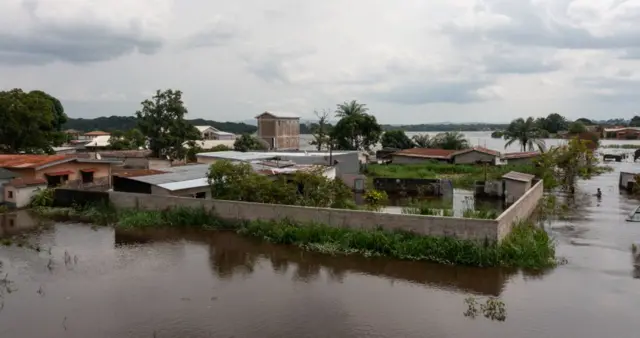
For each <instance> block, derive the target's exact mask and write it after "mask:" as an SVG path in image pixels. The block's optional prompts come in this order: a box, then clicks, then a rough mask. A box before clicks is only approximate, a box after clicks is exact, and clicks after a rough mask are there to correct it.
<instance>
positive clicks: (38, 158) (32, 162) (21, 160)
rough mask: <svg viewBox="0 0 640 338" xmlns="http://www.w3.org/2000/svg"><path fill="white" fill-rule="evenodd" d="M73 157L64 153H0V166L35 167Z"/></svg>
mask: <svg viewBox="0 0 640 338" xmlns="http://www.w3.org/2000/svg"><path fill="white" fill-rule="evenodd" d="M72 159H74V157H70V156H65V155H7V154H1V155H0V168H7V169H26V168H32V169H36V168H39V167H41V166H44V165H48V164H52V163H55V162H59V161H64V160H72Z"/></svg>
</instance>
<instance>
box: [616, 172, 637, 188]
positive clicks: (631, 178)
mask: <svg viewBox="0 0 640 338" xmlns="http://www.w3.org/2000/svg"><path fill="white" fill-rule="evenodd" d="M636 175H638V174H636V173H629V172H624V171H622V172H620V181H619V183H618V185H619V186H620V188H623V189H627V184H628V183H629V182H635V180H636Z"/></svg>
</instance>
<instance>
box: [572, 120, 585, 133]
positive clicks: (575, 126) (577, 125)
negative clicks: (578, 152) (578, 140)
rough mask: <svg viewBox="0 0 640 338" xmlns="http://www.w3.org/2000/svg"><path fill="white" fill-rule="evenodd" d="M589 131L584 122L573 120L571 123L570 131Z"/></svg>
mask: <svg viewBox="0 0 640 338" xmlns="http://www.w3.org/2000/svg"><path fill="white" fill-rule="evenodd" d="M586 131H587V127H586V126H585V125H584V124H583V123H582V122H578V121H575V122H571V124H569V133H571V134H581V133H584V132H586Z"/></svg>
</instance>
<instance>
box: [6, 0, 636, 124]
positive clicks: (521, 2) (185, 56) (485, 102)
mask: <svg viewBox="0 0 640 338" xmlns="http://www.w3.org/2000/svg"><path fill="white" fill-rule="evenodd" d="M15 87H19V88H23V89H27V90H31V89H41V90H44V91H46V92H49V93H50V94H52V95H54V96H56V97H58V98H60V99H61V101H62V102H63V104H64V106H65V109H66V110H67V113H68V115H70V116H71V117H87V118H91V117H97V116H104V115H131V114H133V113H134V112H135V111H136V110H137V109H138V108H139V106H140V104H139V103H140V101H142V100H143V99H145V98H147V97H150V96H151V94H152V93H153V92H154V91H155V90H156V89H165V88H172V89H180V90H182V91H183V92H184V99H185V102H186V104H187V107H188V109H189V117H191V118H195V117H200V118H207V119H213V120H219V121H226V120H229V121H239V120H244V119H251V118H253V117H254V116H255V115H257V114H259V113H260V112H263V111H265V110H273V111H287V112H293V113H297V114H299V115H300V116H302V117H303V118H308V119H310V118H312V117H313V111H314V109H317V110H321V109H323V108H324V109H332V110H333V108H335V105H336V103H339V102H343V101H346V100H352V99H357V100H358V101H361V102H363V103H366V104H367V105H368V107H369V108H370V110H371V112H372V113H373V114H375V115H376V117H377V118H378V120H379V121H380V122H382V123H393V124H398V123H433V122H444V121H450V122H465V121H484V122H508V121H509V120H511V119H513V118H516V117H522V116H529V115H534V116H543V115H547V114H549V113H551V112H558V113H561V114H563V115H565V116H567V117H569V118H574V119H575V118H578V117H583V116H584V117H589V118H602V119H606V118H612V117H626V118H629V117H631V116H633V114H634V112H639V113H640V105H639V103H640V0H628V1H624V0H573V1H572V0H396V1H393V0H316V1H310V0H268V1H267V0H232V1H229V0H227V1H221V0H180V1H177V0H175V1H172V0H24V1H21V0H1V1H0V88H1V89H10V88H15Z"/></svg>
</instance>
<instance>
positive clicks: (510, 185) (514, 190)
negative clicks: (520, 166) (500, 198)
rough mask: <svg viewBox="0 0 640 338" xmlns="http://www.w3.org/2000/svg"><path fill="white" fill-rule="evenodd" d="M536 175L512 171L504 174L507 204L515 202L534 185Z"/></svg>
mask: <svg viewBox="0 0 640 338" xmlns="http://www.w3.org/2000/svg"><path fill="white" fill-rule="evenodd" d="M534 178H535V176H534V175H530V174H525V173H520V172H517V171H510V172H508V173H506V174H504V175H503V176H502V181H503V184H504V185H503V186H504V192H503V193H504V196H505V201H506V202H507V204H511V203H514V202H515V201H517V200H518V199H520V197H522V196H523V195H524V194H526V193H527V191H529V189H531V187H532V186H533V179H534Z"/></svg>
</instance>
